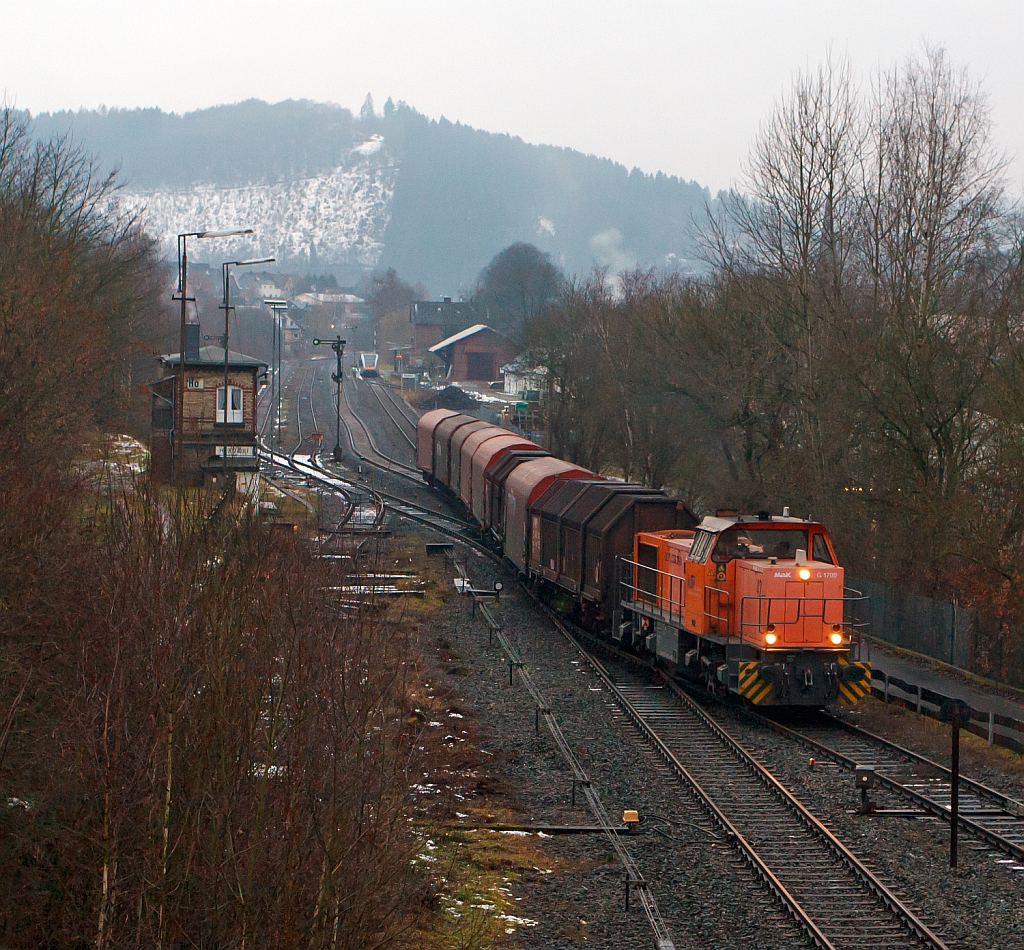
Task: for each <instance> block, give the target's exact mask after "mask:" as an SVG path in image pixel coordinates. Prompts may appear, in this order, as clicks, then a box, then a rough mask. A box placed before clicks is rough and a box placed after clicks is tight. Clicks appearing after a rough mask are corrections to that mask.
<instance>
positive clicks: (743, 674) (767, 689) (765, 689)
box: [739, 660, 773, 706]
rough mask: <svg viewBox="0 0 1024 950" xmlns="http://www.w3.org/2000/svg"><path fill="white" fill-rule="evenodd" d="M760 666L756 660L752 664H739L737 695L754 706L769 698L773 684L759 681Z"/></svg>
mask: <svg viewBox="0 0 1024 950" xmlns="http://www.w3.org/2000/svg"><path fill="white" fill-rule="evenodd" d="M760 672H761V664H760V663H758V662H757V661H756V660H755V661H754V662H752V663H740V683H739V694H740V695H741V696H742V697H743V698H744V699H749V700H750V701H751V702H752V703H753V704H754V705H755V706H758V705H760V704H761V703H764V702H765V701H766V700H768V699H770V698H771V694H772V691H773V684H772V683H770V682H766V681H765V680H763V679H761V676H760Z"/></svg>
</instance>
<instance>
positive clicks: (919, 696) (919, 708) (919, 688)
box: [917, 683, 921, 716]
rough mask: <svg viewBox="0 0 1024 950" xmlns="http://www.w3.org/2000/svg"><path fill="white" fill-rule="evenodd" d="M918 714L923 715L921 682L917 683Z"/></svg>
mask: <svg viewBox="0 0 1024 950" xmlns="http://www.w3.org/2000/svg"><path fill="white" fill-rule="evenodd" d="M917 714H918V715H919V716H920V715H921V684H920V683H918V684H917Z"/></svg>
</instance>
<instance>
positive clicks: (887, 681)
mask: <svg viewBox="0 0 1024 950" xmlns="http://www.w3.org/2000/svg"><path fill="white" fill-rule="evenodd" d="M883 676H885V696H884V698H883V700H882V702H884V703H887V702H889V674H888V673H884V674H883Z"/></svg>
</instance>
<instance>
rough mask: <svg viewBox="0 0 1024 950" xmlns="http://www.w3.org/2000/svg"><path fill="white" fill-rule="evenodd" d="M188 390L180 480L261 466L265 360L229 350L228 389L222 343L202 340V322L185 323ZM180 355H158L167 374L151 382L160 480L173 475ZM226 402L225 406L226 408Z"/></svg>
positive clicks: (215, 478) (153, 452)
mask: <svg viewBox="0 0 1024 950" xmlns="http://www.w3.org/2000/svg"><path fill="white" fill-rule="evenodd" d="M185 331H186V333H185V394H184V401H183V403H182V409H183V422H184V425H183V440H182V441H183V446H182V458H181V460H180V467H181V480H182V482H183V483H185V484H190V485H202V484H206V483H210V482H220V481H221V479H223V478H228V477H231V476H236V480H238V479H237V476H238V475H239V474H241V475H242V476H243V477H242V479H241V480H242V481H245V480H246V478H247V477H251V475H252V473H255V472H256V471H258V470H259V458H258V454H257V451H256V445H257V439H256V393H257V387H258V386H259V378H260V377H261V376H262V375H263V374H264V373H265V372H266V369H267V364H266V363H263V362H262V361H260V360H257V359H254V358H253V357H251V356H244V355H243V354H241V353H235V352H234V351H229V352H228V390H227V397H226V398H225V393H224V348H223V347H221V346H203V347H200V346H199V339H200V331H199V325H198V324H188V325H187V326H186V327H185ZM180 362H181V360H180V355H179V354H178V353H171V354H168V355H167V356H161V357H160V363H161V366H162V369H163V376H162V377H161V378H160V379H159V380H157V381H156V382H155V383H151V384H150V387H149V389H150V392H151V393H152V399H153V402H152V408H151V413H150V456H151V460H152V468H153V474H154V476H155V477H156V478H157V480H158V481H162V482H170V481H172V479H173V477H174V445H175V438H174V417H175V412H174V400H175V395H176V390H177V379H178V377H177V373H178V366H179V364H180ZM225 404H226V405H227V410H226V412H225Z"/></svg>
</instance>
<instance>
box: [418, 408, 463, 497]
mask: <svg viewBox="0 0 1024 950" xmlns="http://www.w3.org/2000/svg"><path fill="white" fill-rule="evenodd" d="M457 415H458V413H457V412H455V411H454V410H453V409H431V410H430V412H425V413H423V415H422V416H420V418H419V420H418V421H417V422H416V467H417V468H418V469H419V470H420V471H421V472H423V477H424V478H425V479H426V480H427V481H431V479H432V478H433V474H434V429H436V428H437V427H438V426H439V425H440V424H441V423H442V422H443V421H444V420H445V419H447V418H449V417H450V416H457Z"/></svg>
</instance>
